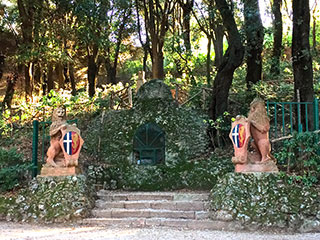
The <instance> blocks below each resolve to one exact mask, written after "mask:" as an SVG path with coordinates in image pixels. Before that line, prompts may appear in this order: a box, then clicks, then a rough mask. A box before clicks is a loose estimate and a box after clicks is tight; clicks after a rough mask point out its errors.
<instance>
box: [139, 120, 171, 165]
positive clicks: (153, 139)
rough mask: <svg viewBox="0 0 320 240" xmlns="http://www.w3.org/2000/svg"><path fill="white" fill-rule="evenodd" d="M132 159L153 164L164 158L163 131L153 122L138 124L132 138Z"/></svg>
mask: <svg viewBox="0 0 320 240" xmlns="http://www.w3.org/2000/svg"><path fill="white" fill-rule="evenodd" d="M133 151H134V154H133V158H134V159H133V161H134V162H135V163H137V164H141V165H154V164H158V163H162V162H164V160H165V133H164V131H163V130H162V129H161V128H160V127H159V126H158V125H156V124H155V123H147V124H144V125H142V126H140V127H139V128H138V129H137V131H136V132H135V135H134V138H133Z"/></svg>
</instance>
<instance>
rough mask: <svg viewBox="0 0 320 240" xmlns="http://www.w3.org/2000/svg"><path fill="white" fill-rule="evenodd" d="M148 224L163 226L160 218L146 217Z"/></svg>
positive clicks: (148, 225)
mask: <svg viewBox="0 0 320 240" xmlns="http://www.w3.org/2000/svg"><path fill="white" fill-rule="evenodd" d="M146 226H147V227H157V226H161V219H160V218H146Z"/></svg>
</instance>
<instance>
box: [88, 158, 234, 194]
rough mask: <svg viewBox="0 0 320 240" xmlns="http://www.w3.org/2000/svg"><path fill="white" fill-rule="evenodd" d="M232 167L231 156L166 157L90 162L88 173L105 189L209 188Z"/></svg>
mask: <svg viewBox="0 0 320 240" xmlns="http://www.w3.org/2000/svg"><path fill="white" fill-rule="evenodd" d="M231 171H233V165H232V163H231V160H230V158H217V157H214V156H213V157H211V158H210V159H202V160H199V161H185V160H177V161H170V162H169V161H167V162H166V163H165V164H161V165H156V166H140V165H134V164H126V165H125V164H123V163H121V164H117V165H112V166H108V167H103V166H89V168H88V177H89V179H90V181H92V182H93V183H95V184H103V185H104V188H105V189H124V190H144V191H155V190H177V189H196V190H199V189H203V190H209V189H211V188H212V187H213V186H214V184H215V183H216V181H217V179H218V177H219V176H222V175H223V174H225V173H227V172H231Z"/></svg>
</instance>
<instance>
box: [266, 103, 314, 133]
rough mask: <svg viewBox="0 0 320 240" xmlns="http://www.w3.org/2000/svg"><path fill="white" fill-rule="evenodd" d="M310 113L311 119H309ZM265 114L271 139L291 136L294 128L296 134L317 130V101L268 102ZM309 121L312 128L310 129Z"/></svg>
mask: <svg viewBox="0 0 320 240" xmlns="http://www.w3.org/2000/svg"><path fill="white" fill-rule="evenodd" d="M310 111H312V113H313V119H309V114H308V112H309V113H310ZM267 112H268V115H269V116H270V135H271V137H272V138H277V137H279V136H286V135H288V134H291V135H292V134H293V132H294V126H296V130H297V131H298V132H303V131H304V132H308V131H316V130H319V100H318V99H317V98H315V99H314V100H313V102H269V101H267ZM310 121H312V123H313V128H312V129H311V128H310V126H309V125H310Z"/></svg>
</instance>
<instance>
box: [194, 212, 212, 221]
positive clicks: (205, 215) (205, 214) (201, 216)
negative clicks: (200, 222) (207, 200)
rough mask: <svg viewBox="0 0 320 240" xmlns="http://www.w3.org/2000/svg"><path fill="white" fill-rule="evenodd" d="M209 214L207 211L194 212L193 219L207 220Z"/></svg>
mask: <svg viewBox="0 0 320 240" xmlns="http://www.w3.org/2000/svg"><path fill="white" fill-rule="evenodd" d="M208 218H209V212H207V211H196V212H195V219H208Z"/></svg>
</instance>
